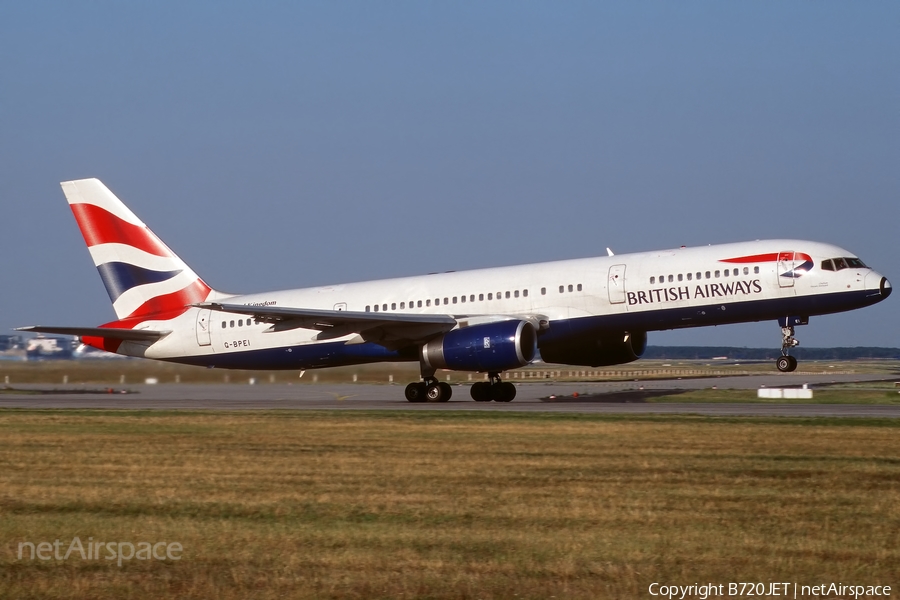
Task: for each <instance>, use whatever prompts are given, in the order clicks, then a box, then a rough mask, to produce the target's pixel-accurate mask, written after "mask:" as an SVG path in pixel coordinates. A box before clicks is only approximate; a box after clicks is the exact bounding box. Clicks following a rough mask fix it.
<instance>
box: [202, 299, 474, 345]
mask: <svg viewBox="0 0 900 600" xmlns="http://www.w3.org/2000/svg"><path fill="white" fill-rule="evenodd" d="M192 306H195V307H197V308H208V309H210V310H215V311H220V312H226V313H235V314H239V315H249V316H251V317H253V318H254V319H256V320H257V321H262V322H264V323H271V324H272V329H271V330H270V331H287V330H289V329H315V330H318V331H319V332H320V333H319V334H318V335H317V336H316V339H317V340H328V339H334V338H339V337H343V336H345V335H348V334H351V333H357V334H359V335H360V336H361V337H362V338H363V339H364V340H365V341H367V342H375V343H378V344H382V345H384V346H386V347H394V348H396V347H401V346H403V345H406V344H409V343H413V342H422V341H426V340H428V339H430V338H432V337H434V336H436V335H439V334H441V333H446V332H447V331H450V330H451V329H453V328H454V327H456V323H457V321H456V319H455V318H454V317H452V316H451V315H404V314H397V313H376V312H355V311H349V310H321V309H315V308H288V307H276V306H249V305H246V304H221V303H218V302H200V303H197V304H193V305H192Z"/></svg>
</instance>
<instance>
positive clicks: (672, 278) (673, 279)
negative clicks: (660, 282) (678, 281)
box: [669, 275, 675, 283]
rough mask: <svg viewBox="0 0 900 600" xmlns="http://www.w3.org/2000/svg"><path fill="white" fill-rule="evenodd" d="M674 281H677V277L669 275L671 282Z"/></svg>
mask: <svg viewBox="0 0 900 600" xmlns="http://www.w3.org/2000/svg"><path fill="white" fill-rule="evenodd" d="M673 281H675V278H674V277H673V276H671V275H669V283H672V282H673Z"/></svg>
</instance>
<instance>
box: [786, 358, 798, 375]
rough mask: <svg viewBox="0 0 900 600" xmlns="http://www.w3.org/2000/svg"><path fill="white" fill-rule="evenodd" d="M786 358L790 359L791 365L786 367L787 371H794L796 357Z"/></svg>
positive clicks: (795, 368)
mask: <svg viewBox="0 0 900 600" xmlns="http://www.w3.org/2000/svg"><path fill="white" fill-rule="evenodd" d="M788 358H789V359H790V361H791V367H790V368H789V369H788V372H789V373H793V372H794V371H796V370H797V359H796V358H794V357H793V356H788Z"/></svg>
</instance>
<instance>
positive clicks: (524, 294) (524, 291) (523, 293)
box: [522, 290, 528, 298]
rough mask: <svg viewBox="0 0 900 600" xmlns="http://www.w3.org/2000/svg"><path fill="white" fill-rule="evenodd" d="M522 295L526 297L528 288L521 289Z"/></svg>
mask: <svg viewBox="0 0 900 600" xmlns="http://www.w3.org/2000/svg"><path fill="white" fill-rule="evenodd" d="M522 295H523V296H525V297H526V298H527V297H528V290H522Z"/></svg>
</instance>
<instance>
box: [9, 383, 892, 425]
mask: <svg viewBox="0 0 900 600" xmlns="http://www.w3.org/2000/svg"><path fill="white" fill-rule="evenodd" d="M884 379H885V376H884V375H837V374H828V375H808V374H772V375H759V376H746V377H720V378H712V379H708V378H707V379H678V380H653V381H626V382H584V383H557V382H541V383H522V384H520V385H518V386H517V388H518V395H517V397H516V399H515V401H513V402H511V403H508V404H503V403H501V404H498V403H495V402H485V403H481V402H473V401H472V400H471V399H470V398H469V393H468V392H469V390H468V386H453V390H454V397H453V398H452V399H451V400H450V402H446V403H436V404H432V403H423V404H412V403H409V402H406V401H405V400H404V399H403V386H402V385H367V384H334V385H327V384H320V385H317V384H299V383H298V384H295V385H289V384H263V385H246V384H244V385H241V384H226V385H188V384H171V385H169V384H163V385H130V386H124V387H123V386H115V388H114V389H116V390H119V389H127V390H129V391H132V392H136V393H131V394H115V393H112V394H109V393H107V394H102V393H100V394H93V393H90V394H86V393H65V392H66V391H67V390H71V391H79V392H80V389H79V388H81V389H97V388H98V387H99V386H93V385H84V386H76V385H69V386H46V385H44V386H41V385H31V386H25V385H23V386H18V389H23V390H27V389H32V390H37V389H41V390H47V389H53V390H54V391H55V392H56V393H53V394H40V395H34V394H11V393H6V394H2V395H0V408H101V409H161V410H166V409H182V410H183V409H191V410H196V409H201V410H203V409H207V410H241V409H291V410H334V409H337V410H353V409H357V410H358V409H363V410H392V409H393V410H398V409H402V410H451V411H452V410H473V411H484V410H487V411H507V412H508V411H514V412H569V413H623V414H700V415H718V416H731V415H753V416H791V417H813V416H841V417H891V418H897V417H900V406H892V405H875V404H786V403H784V404H782V403H734V404H705V403H664V404H663V403H652V402H644V401H643V398H644V397H647V396H652V395H653V392H654V391H655V392H659V391H661V390H691V389H708V388H711V387H713V386H717V387H718V388H719V389H756V388H759V387H761V386H766V387H788V386H800V385H802V384H804V383H807V384H809V385H810V387H812V388H813V389H815V387H816V386H817V385H825V384H829V383H841V382H863V381H881V380H884ZM60 392H62V393H60ZM574 392H578V394H579V395H580V396H581V397H579V398H572V397H571V396H572V394H573V393H574ZM586 395H590V397H587V398H585V397H584V396H586ZM657 395H658V394H657ZM550 396H557V398H555V399H552V400H548V397H550Z"/></svg>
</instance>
